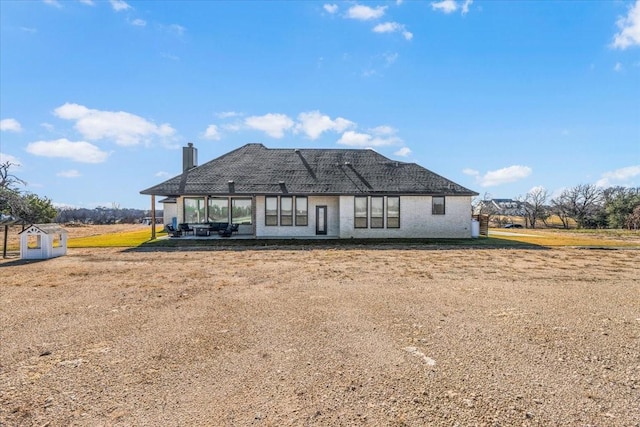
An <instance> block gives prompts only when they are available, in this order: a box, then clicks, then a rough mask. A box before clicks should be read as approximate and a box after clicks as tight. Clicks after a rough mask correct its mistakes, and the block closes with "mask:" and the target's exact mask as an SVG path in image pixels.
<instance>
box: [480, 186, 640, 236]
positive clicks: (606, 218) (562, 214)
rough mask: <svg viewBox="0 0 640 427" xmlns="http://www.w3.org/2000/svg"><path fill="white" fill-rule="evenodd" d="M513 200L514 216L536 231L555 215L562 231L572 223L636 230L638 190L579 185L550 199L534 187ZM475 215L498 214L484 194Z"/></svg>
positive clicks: (639, 222) (639, 207)
mask: <svg viewBox="0 0 640 427" xmlns="http://www.w3.org/2000/svg"><path fill="white" fill-rule="evenodd" d="M516 201H517V202H518V210H517V215H518V216H522V217H523V218H524V222H525V226H526V227H527V228H536V227H537V226H538V225H539V223H543V224H544V225H545V226H549V223H548V220H549V218H551V217H552V216H555V217H556V218H558V219H559V220H560V222H561V224H562V227H563V228H570V227H571V226H572V225H573V224H575V226H576V227H577V228H620V229H622V228H626V229H630V230H638V229H640V187H631V188H630V187H620V186H617V187H609V188H601V187H598V186H596V185H594V184H580V185H576V186H575V187H571V188H566V189H564V190H563V191H562V192H561V193H560V194H559V195H558V196H557V197H554V198H550V197H549V194H548V192H547V190H546V189H545V188H543V187H536V188H534V189H532V190H531V191H530V192H528V193H527V194H525V195H524V196H521V197H518V198H517V199H516ZM475 212H476V213H482V214H485V215H499V214H501V212H499V210H498V209H496V208H495V205H492V204H491V203H487V196H486V195H485V200H480V201H476V203H475Z"/></svg>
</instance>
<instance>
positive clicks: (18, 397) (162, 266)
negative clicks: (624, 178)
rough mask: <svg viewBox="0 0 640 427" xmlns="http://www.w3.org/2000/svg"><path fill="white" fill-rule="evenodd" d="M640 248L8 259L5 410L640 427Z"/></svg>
mask: <svg viewBox="0 0 640 427" xmlns="http://www.w3.org/2000/svg"><path fill="white" fill-rule="evenodd" d="M639 255H640V252H639V251H638V250H633V249H627V250H588V249H572V248H556V249H538V250H536V249H434V248H425V249H420V248H415V247H412V248H410V249H403V248H388V249H380V248H378V249H375V248H362V247H356V246H354V247H348V246H345V247H340V248H326V247H325V248H322V249H311V248H309V247H303V246H300V247H289V248H287V247H281V248H268V249H261V248H251V247H243V248H233V249H229V250H221V249H216V250H204V249H202V248H200V249H197V250H195V249H191V250H190V249H188V248H182V249H180V250H175V249H173V250H172V249H164V250H158V251H143V250H135V249H129V250H126V249H125V250H123V249H70V250H69V254H68V255H67V256H64V257H60V258H56V259H52V260H48V261H41V262H22V261H20V260H17V259H14V260H8V261H4V262H0V425H3V426H4V425H6V426H14V425H17V426H23V425H24V426H32V425H33V426H68V425H78V426H112V425H113V426H119V425H122V426H160V425H162V426H184V425H194V426H198V425H202V426H217V425H229V426H237V425H258V426H299V425H348V426H351V425H372V426H377V425H380V426H387V425H398V426H401V425H406V426H422V425H433V426H456V425H457V426H476V425H487V426H513V425H517V426H554V425H562V426H638V425H640V273H639V271H640V270H639V267H638V266H639V261H640V256H639Z"/></svg>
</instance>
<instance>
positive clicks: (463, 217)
mask: <svg viewBox="0 0 640 427" xmlns="http://www.w3.org/2000/svg"><path fill="white" fill-rule="evenodd" d="M385 206H386V203H385ZM353 220H354V197H353V196H341V197H340V224H341V227H340V238H343V239H346V238H351V237H353V238H384V237H395V238H471V197H470V196H447V197H446V201H445V214H444V215H432V214H431V196H401V197H400V228H354V227H353ZM385 225H386V224H385Z"/></svg>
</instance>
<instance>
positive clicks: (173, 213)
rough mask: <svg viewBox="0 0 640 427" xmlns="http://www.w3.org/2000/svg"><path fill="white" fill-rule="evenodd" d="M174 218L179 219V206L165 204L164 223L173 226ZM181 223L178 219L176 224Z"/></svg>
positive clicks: (163, 207)
mask: <svg viewBox="0 0 640 427" xmlns="http://www.w3.org/2000/svg"><path fill="white" fill-rule="evenodd" d="M180 206H182V205H180ZM173 218H178V204H177V203H163V204H162V223H163V224H165V225H167V224H171V222H172V220H173ZM179 223H180V221H179V220H178V219H176V224H179Z"/></svg>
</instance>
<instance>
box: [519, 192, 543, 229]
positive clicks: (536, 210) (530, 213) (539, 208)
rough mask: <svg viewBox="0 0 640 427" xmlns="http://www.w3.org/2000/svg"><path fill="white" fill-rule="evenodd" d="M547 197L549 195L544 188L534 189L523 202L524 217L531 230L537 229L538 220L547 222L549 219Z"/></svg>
mask: <svg viewBox="0 0 640 427" xmlns="http://www.w3.org/2000/svg"><path fill="white" fill-rule="evenodd" d="M547 197H549V193H548V192H547V190H546V189H545V188H544V187H534V188H532V189H531V191H529V192H528V193H527V194H526V195H525V196H524V199H522V200H521V202H522V206H523V210H524V217H525V219H526V221H527V223H528V224H529V226H530V227H531V228H536V223H537V222H538V219H539V220H541V221H545V220H546V219H547V218H548V217H549V212H548V210H547V207H546V203H547Z"/></svg>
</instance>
